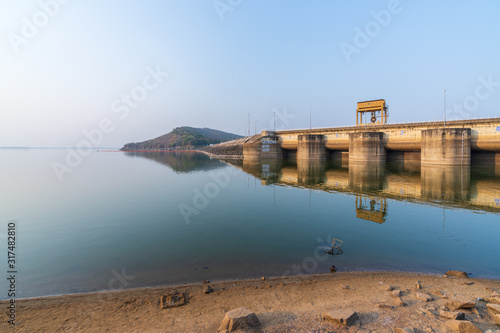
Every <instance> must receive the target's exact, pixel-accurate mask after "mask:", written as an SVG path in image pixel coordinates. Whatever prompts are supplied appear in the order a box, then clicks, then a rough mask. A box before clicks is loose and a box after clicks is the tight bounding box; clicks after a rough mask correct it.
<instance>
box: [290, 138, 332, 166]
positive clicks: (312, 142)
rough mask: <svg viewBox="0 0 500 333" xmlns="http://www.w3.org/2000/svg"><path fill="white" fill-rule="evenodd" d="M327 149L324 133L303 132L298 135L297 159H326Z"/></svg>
mask: <svg viewBox="0 0 500 333" xmlns="http://www.w3.org/2000/svg"><path fill="white" fill-rule="evenodd" d="M326 158H327V151H326V148H325V143H324V136H323V135H316V134H302V135H299V136H298V146H297V160H302V159H310V160H325V159H326Z"/></svg>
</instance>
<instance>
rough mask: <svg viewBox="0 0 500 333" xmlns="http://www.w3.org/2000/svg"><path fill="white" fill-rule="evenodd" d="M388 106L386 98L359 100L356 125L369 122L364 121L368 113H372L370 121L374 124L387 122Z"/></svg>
mask: <svg viewBox="0 0 500 333" xmlns="http://www.w3.org/2000/svg"><path fill="white" fill-rule="evenodd" d="M388 108H389V107H388V106H387V104H386V103H385V100H384V99H376V100H373V101H364V102H358V108H357V109H356V125H365V124H367V123H368V122H364V121H363V118H364V116H365V114H366V113H369V114H370V122H371V123H372V124H387V116H388V114H387V109H388Z"/></svg>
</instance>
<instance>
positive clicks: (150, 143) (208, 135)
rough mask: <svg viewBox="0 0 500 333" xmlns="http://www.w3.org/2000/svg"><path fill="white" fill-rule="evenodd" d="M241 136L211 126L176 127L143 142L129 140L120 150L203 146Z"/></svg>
mask: <svg viewBox="0 0 500 333" xmlns="http://www.w3.org/2000/svg"><path fill="white" fill-rule="evenodd" d="M238 138H241V136H240V135H236V134H231V133H227V132H222V131H218V130H214V129H211V128H194V127H188V126H183V127H177V128H175V129H174V130H172V132H170V133H167V134H165V135H162V136H159V137H157V138H155V139H151V140H147V141H144V142H131V143H127V144H126V145H125V146H123V148H122V150H169V149H170V150H171V149H188V148H191V149H192V148H197V147H204V146H208V145H210V144H216V143H221V142H224V141H229V140H235V139H238Z"/></svg>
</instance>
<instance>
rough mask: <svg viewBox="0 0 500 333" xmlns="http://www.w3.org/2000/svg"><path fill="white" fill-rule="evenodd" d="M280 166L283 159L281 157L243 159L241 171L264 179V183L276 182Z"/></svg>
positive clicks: (278, 177) (279, 175) (279, 174)
mask: <svg viewBox="0 0 500 333" xmlns="http://www.w3.org/2000/svg"><path fill="white" fill-rule="evenodd" d="M282 167H283V160H281V159H268V160H264V159H262V160H255V159H243V171H245V172H246V173H249V174H251V175H253V176H255V177H258V178H260V179H262V180H265V181H266V183H275V182H277V180H278V179H280V178H281V168H282Z"/></svg>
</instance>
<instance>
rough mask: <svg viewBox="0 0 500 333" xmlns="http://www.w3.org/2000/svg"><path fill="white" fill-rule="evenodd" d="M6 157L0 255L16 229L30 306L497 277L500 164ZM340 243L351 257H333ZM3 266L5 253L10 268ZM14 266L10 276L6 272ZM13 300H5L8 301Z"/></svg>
mask: <svg viewBox="0 0 500 333" xmlns="http://www.w3.org/2000/svg"><path fill="white" fill-rule="evenodd" d="M65 156H66V152H65V151H64V150H8V151H7V150H2V151H0V170H1V176H0V179H1V182H0V184H1V186H2V191H1V192H0V195H1V197H0V199H1V201H0V202H1V206H0V211H1V220H0V241H1V245H0V247H1V249H2V251H3V252H4V253H6V251H7V249H6V242H5V241H6V239H5V234H6V230H7V223H8V222H9V221H13V220H15V221H17V225H18V245H17V248H16V251H17V256H18V289H19V290H20V294H18V296H20V297H29V296H40V295H53V294H61V293H76V292H88V291H96V290H109V289H117V288H131V287H143V286H155V285H166V284H174V283H184V282H198V281H201V280H207V279H208V280H216V279H233V278H242V277H260V276H263V275H266V276H269V275H287V274H304V273H316V272H327V271H328V268H329V266H330V265H332V264H333V265H335V266H336V267H337V269H338V270H339V271H352V270H405V271H418V272H431V273H442V272H443V271H445V270H447V269H457V270H465V271H468V272H471V273H472V276H475V277H488V278H500V265H499V264H498V258H497V254H498V253H500V218H499V217H500V214H499V213H500V173H499V170H497V169H498V168H497V169H495V167H494V166H483V167H472V168H470V167H458V168H456V167H455V168H451V167H449V168H438V167H420V165H418V164H417V165H415V164H414V163H413V164H412V163H406V164H405V163H399V164H352V165H350V166H347V165H342V163H338V164H335V163H318V162H295V161H284V162H283V161H281V162H280V161H258V162H257V161H254V162H252V161H239V162H232V164H231V163H224V162H221V161H218V160H215V159H211V158H209V157H207V156H205V155H201V154H196V153H122V152H114V153H111V152H93V153H92V154H91V155H90V156H88V157H86V158H85V159H84V161H83V163H82V164H81V165H80V166H78V167H77V168H75V169H74V170H73V172H72V173H70V174H66V175H65V177H64V180H63V182H59V181H58V179H57V177H56V175H55V173H54V172H53V170H52V167H51V163H52V162H53V161H63V160H64V157H65ZM332 238H337V239H341V240H342V241H343V246H342V248H341V249H342V253H341V254H338V255H335V256H329V255H325V254H324V253H323V252H322V248H324V247H325V246H326V245H328V244H329V243H331V240H332ZM0 265H1V266H0V267H2V270H3V271H6V267H7V263H6V257H5V256H2V257H1V259H0ZM3 268H5V269H3ZM0 298H6V295H3V294H2V295H0Z"/></svg>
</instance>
